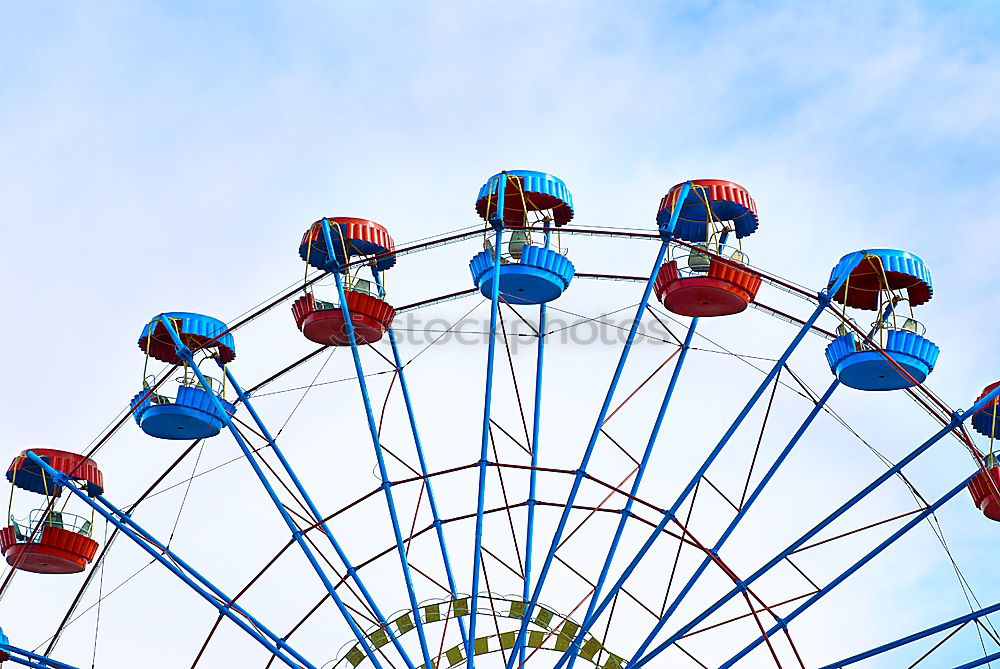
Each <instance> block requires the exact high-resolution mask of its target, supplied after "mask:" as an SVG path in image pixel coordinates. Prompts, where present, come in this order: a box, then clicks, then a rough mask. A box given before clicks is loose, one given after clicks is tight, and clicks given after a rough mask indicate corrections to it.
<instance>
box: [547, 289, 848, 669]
mask: <svg viewBox="0 0 1000 669" xmlns="http://www.w3.org/2000/svg"><path fill="white" fill-rule="evenodd" d="M820 297H821V299H820V304H819V306H817V307H816V309H815V310H814V311H813V313H812V315H811V316H810V317H809V319H808V320H806V322H805V323H804V324H803V325H802V327H801V328H800V329H799V332H798V334H797V335H795V338H794V339H793V340H792V342H791V343H790V344H789V345H788V347H787V348H786V349H785V352H784V353H783V354H782V355H781V357H780V358H778V360H777V362H776V363H775V364H774V366H773V367H772V368H771V370H770V371H769V372H768V373H767V375H766V376H765V377H764V380H763V381H762V382H761V384H760V386H758V387H757V390H756V391H755V392H754V394H753V395H751V397H750V399H749V400H748V401H747V404H746V406H744V407H743V410H742V411H741V412H740V413H739V415H738V416H737V417H736V420H734V421H733V423H732V425H730V427H729V429H728V430H727V431H726V433H725V434H724V435H723V436H722V439H721V440H719V443H718V444H716V446H715V448H713V449H712V451H711V452H710V453H709V454H708V457H706V458H705V461H704V462H703V463H702V465H701V467H700V468H699V469H698V471H697V472H695V474H694V476H692V477H691V480H690V481H689V482H688V484H687V486H686V487H685V488H684V490H682V491H681V493H680V495H678V496H677V499H676V500H675V501H674V503H673V504H672V505H671V506H670V508H669V509H666V510H664V512H663V519H662V520H660V522H659V523H657V525H656V527H654V528H653V531H652V532H651V533H650V535H649V537H648V538H647V539H646V541H645V543H643V545H642V546H641V547H640V548H639V550H638V551H637V552H636V554H635V556H634V557H633V558H632V561H631V562H629V564H628V566H627V567H626V568H625V570H624V571H623V572H622V574H621V576H620V577H619V578H618V580H617V581H616V582H615V584H614V585H613V586H612V587H611V588H610V589H609V590H608V592H607V594H606V595H605V597H604V599H603V600H602V601H601V603H600V604H599V605H598V606H597V608H596V609H594V612H593V614H592V616H591V617H590V618H589V619H585V620H584V622H583V625H582V626H581V629H590V627H591V626H593V624H594V623H595V622H596V621H597V619H598V618H599V617H600V615H601V614H602V613H603V612H604V610H605V609H606V608H607V607H608V606H609V605H610V604H611V602H612V601H614V597H615V595H617V594H618V592H619V591H620V590H621V589H622V587H624V585H625V582H626V581H627V580H628V579H629V577H630V576H631V575H632V572H633V571H635V569H636V567H637V566H638V565H639V563H640V562H641V561H642V560H643V558H644V557H645V556H646V553H647V552H648V551H649V549H650V548H651V547H652V546H653V543H655V541H656V539H657V538H658V537H659V536H660V535H661V534H662V532H663V530H664V528H666V526H667V524H668V523H670V522H671V521H672V520H675V519H676V515H677V510H678V509H680V507H681V505H682V504H683V503H684V500H685V499H687V496H688V495H689V494H691V492H692V491H693V490H694V488H695V486H696V485H698V482H699V481H700V480H701V479H702V477H703V476H704V475H705V473H706V472H707V471H708V468H709V467H710V466H711V465H712V463H713V462H714V461H715V459H716V458H717V457H718V456H719V454H720V453H721V452H722V449H723V448H725V447H726V445H727V444H728V443H729V440H730V439H731V438H732V436H733V435H734V434H735V433H736V430H737V429H738V428H739V426H740V425H741V424H742V423H743V421H744V420H745V419H746V417H747V415H749V413H750V411H751V409H753V407H754V405H755V404H756V403H757V401H758V400H759V399H760V398H761V396H763V394H764V392H765V391H766V390H767V388H768V386H770V384H771V382H772V381H774V378H775V377H776V376H777V375H778V371H779V370H780V369H781V368H782V367H783V366H784V365H785V363H786V362H787V361H788V358H789V357H790V356H791V354H792V353H793V352H794V351H795V349H796V347H798V345H799V343H800V342H801V341H802V339H803V338H804V337H805V335H806V333H808V332H809V331H810V330H811V329H812V326H813V324H814V323H815V322H816V319H817V318H819V316H820V314H821V313H822V312H823V310H824V309H825V308H826V305H825V301H824V299H823V297H824V296H823V295H821V296H820ZM827 299H829V298H827ZM558 666H560V665H559V664H558V663H557V664H556V667H558Z"/></svg>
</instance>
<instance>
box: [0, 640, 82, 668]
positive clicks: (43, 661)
mask: <svg viewBox="0 0 1000 669" xmlns="http://www.w3.org/2000/svg"><path fill="white" fill-rule="evenodd" d="M0 652H5V653H8V654H9V655H10V657H9V658H7V660H4V661H6V662H13V663H14V664H20V665H24V666H25V667H40V668H41V669H76V667H74V666H73V665H71V664H66V663H65V662H59V661H57V660H53V659H52V658H50V657H45V656H44V655H39V654H38V653H33V652H31V651H30V650H25V649H23V648H18V647H17V646H11V645H9V644H0ZM18 655H23V657H18Z"/></svg>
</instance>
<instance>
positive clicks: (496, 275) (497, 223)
mask: <svg viewBox="0 0 1000 669" xmlns="http://www.w3.org/2000/svg"><path fill="white" fill-rule="evenodd" d="M506 190H507V173H506V172H503V173H501V174H500V178H499V179H498V180H497V213H496V218H495V219H494V221H493V227H494V228H495V230H496V243H495V244H494V248H493V284H492V286H491V289H492V290H491V294H490V341H489V347H488V351H487V354H486V391H485V399H484V400H483V431H482V439H481V441H480V446H479V463H478V467H479V487H478V494H477V500H476V536H475V548H474V549H473V552H472V602H471V604H470V607H469V608H470V610H469V638H468V639H466V642H465V656H466V657H467V658H468V662H469V669H475V663H476V661H475V652H474V651H475V649H474V647H473V644H474V643H475V639H476V616H477V609H478V602H479V572H480V571H481V569H482V567H481V565H482V561H483V514H484V513H485V509H486V467H487V464H488V460H487V458H488V456H489V450H488V449H489V443H490V409H491V408H492V403H493V367H494V364H493V363H494V359H495V357H496V347H497V342H496V339H497V338H496V333H497V319H498V318H499V313H500V255H501V244H502V243H503V215H504V211H505V209H504V207H505V202H504V193H505V191H506ZM511 657H512V658H513V657H514V654H513V653H511Z"/></svg>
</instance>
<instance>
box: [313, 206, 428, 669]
mask: <svg viewBox="0 0 1000 669" xmlns="http://www.w3.org/2000/svg"><path fill="white" fill-rule="evenodd" d="M323 233H324V234H325V235H326V238H327V248H330V249H332V248H333V245H332V244H331V242H330V225H329V223H328V222H327V220H326V219H323ZM330 257H331V258H332V257H334V256H333V255H331V256H330ZM333 276H334V278H335V279H336V283H337V293H338V295H339V297H340V311H341V313H342V314H343V315H344V325H345V326H346V328H347V337H348V340H349V341H350V343H351V357H353V358H354V369H355V371H356V372H357V377H358V387H359V388H360V390H361V399H362V400H363V401H364V405H365V417H366V418H367V420H368V431H369V432H370V433H371V438H372V446H373V447H374V449H375V459H376V460H377V461H378V471H379V478H380V479H381V481H382V485H381V486H380V487H381V488H382V491H383V492H384V494H385V503H386V506H387V508H388V511H389V520H390V522H391V523H392V532H393V536H394V537H395V539H396V552H397V554H398V555H399V564H400V567H401V569H402V571H403V580H404V581H405V582H406V593H407V596H408V598H409V600H410V608H411V610H412V611H413V617H414V624H415V625H416V627H417V638H418V639H419V641H420V652H421V653H422V654H423V657H424V666H426V667H432V666H433V665H432V663H431V656H430V650H428V647H427V637H426V635H425V633H424V624H423V622H422V621H421V619H420V603H419V602H418V601H417V595H416V592H415V590H414V587H413V578H412V575H411V574H410V563H409V560H408V559H407V557H406V547H405V546H404V544H403V531H402V529H401V528H400V526H399V514H398V513H397V512H396V503H395V500H394V499H393V495H392V486H391V484H390V482H389V472H388V470H387V469H386V466H385V457H384V455H383V453H382V442H381V440H380V439H379V434H378V426H377V425H376V424H375V413H374V411H373V410H372V402H371V397H370V396H369V394H368V383H367V382H366V381H365V370H364V368H363V367H362V365H361V354H360V353H359V352H358V340H357V336H356V335H355V332H354V324H353V323H352V322H351V311H350V309H348V308H347V296H346V295H345V294H344V280H343V276H342V274H341V273H340V272H339V271H337V272H334V273H333ZM393 636H395V635H393Z"/></svg>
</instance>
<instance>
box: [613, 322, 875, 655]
mask: <svg viewBox="0 0 1000 669" xmlns="http://www.w3.org/2000/svg"><path fill="white" fill-rule="evenodd" d="M893 306H894V305H893V304H891V303H890V304H889V305H888V306H887V307H886V309H885V311H884V312H883V314H882V318H881V322H882V323H884V322H886V320H887V319H888V318H889V316H890V315H891V314H892V310H893ZM875 329H876V327H873V328H872V329H871V331H870V332H869V333H868V336H871V335H872V334H873V333H874V332H875ZM839 385H840V380H839V379H834V381H833V383H831V384H830V386H829V387H828V388H827V389H826V392H825V393H823V396H822V397H821V398H820V400H819V401H818V402H817V403H816V406H814V407H813V409H812V411H810V412H809V415H808V416H806V419H805V421H803V423H802V425H801V426H799V428H798V430H797V431H796V432H795V434H794V435H792V438H791V440H790V441H789V442H788V444H787V445H786V446H785V448H784V449H783V450H782V451H781V453H779V455H778V457H777V458H776V459H775V461H774V463H773V464H772V465H771V468H770V469H769V470H768V471H767V473H766V474H765V475H764V476H763V478H761V481H760V483H758V484H757V486H756V487H755V488H754V490H753V492H752V493H751V495H750V496H749V497H748V498H747V500H746V502H745V503H744V504H743V505H742V506H741V507H740V509H739V510H738V511H737V513H736V517H735V518H733V520H732V522H730V524H729V526H728V527H727V528H726V530H725V531H724V532H723V533H722V536H721V537H720V538H719V540H718V541H717V542H716V543H715V545H714V546H713V547H712V549H711V553H710V554H709V555H708V556H706V557H705V559H704V560H702V563H701V564H700V565H699V566H698V569H697V570H695V572H694V574H693V575H692V576H691V578H690V579H688V582H687V583H686V584H685V585H684V587H683V588H681V591H680V592H679V593H678V595H677V597H676V598H675V599H674V601H673V602H672V603H671V604H670V606H669V607H668V608H667V609H666V611H664V613H663V615H662V616H661V617H660V619H659V620H658V621H657V623H656V625H655V626H654V627H653V629H652V630H651V631H650V632H649V634H648V635H647V636H646V639H645V640H644V641H643V642H642V644H641V645H640V646H639V648H638V650H636V651H635V653H634V654H633V656H632V661H633V662H635V660H636V658H639V657H642V655H643V653H645V652H646V650H647V649H648V648H649V644H651V643H652V642H653V639H654V638H656V635H657V634H659V633H660V630H662V629H663V626H664V625H665V624H666V622H667V620H668V619H669V618H670V616H671V615H673V613H674V611H676V610H677V607H678V606H680V604H681V602H682V601H683V600H684V598H685V597H686V596H687V594H688V593H689V592H690V591H691V589H692V588H693V587H694V585H695V583H697V581H698V579H699V578H700V577H701V575H702V574H703V573H704V571H705V569H707V568H708V565H709V564H710V563H711V562H712V559H713V557H714V556H715V555H717V554H718V552H719V550H721V549H722V546H723V545H724V544H725V542H726V541H727V540H728V539H729V537H730V535H732V533H733V531H734V530H735V529H736V526H737V525H739V523H740V521H741V520H742V519H743V517H744V516H746V514H747V512H748V511H749V510H750V507H751V506H752V505H753V503H754V500H756V499H757V497H758V496H759V495H760V494H761V492H763V490H764V487H765V486H766V485H767V484H768V482H769V481H770V480H771V478H772V477H773V476H774V474H775V473H776V472H777V471H778V469H779V468H780V467H781V465H782V463H783V462H784V461H785V459H786V458H787V457H788V455H789V454H790V453H791V451H792V448H794V447H795V445H796V444H797V443H798V441H799V440H800V439H801V438H802V435H804V434H805V431H806V430H807V429H808V428H809V426H810V425H811V424H812V422H813V420H815V419H816V416H818V415H819V412H820V411H821V410H822V409H823V407H825V406H826V403H827V402H828V401H829V399H830V397H831V396H832V395H833V392H834V391H835V390H836V389H837V387H838V386H839Z"/></svg>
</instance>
